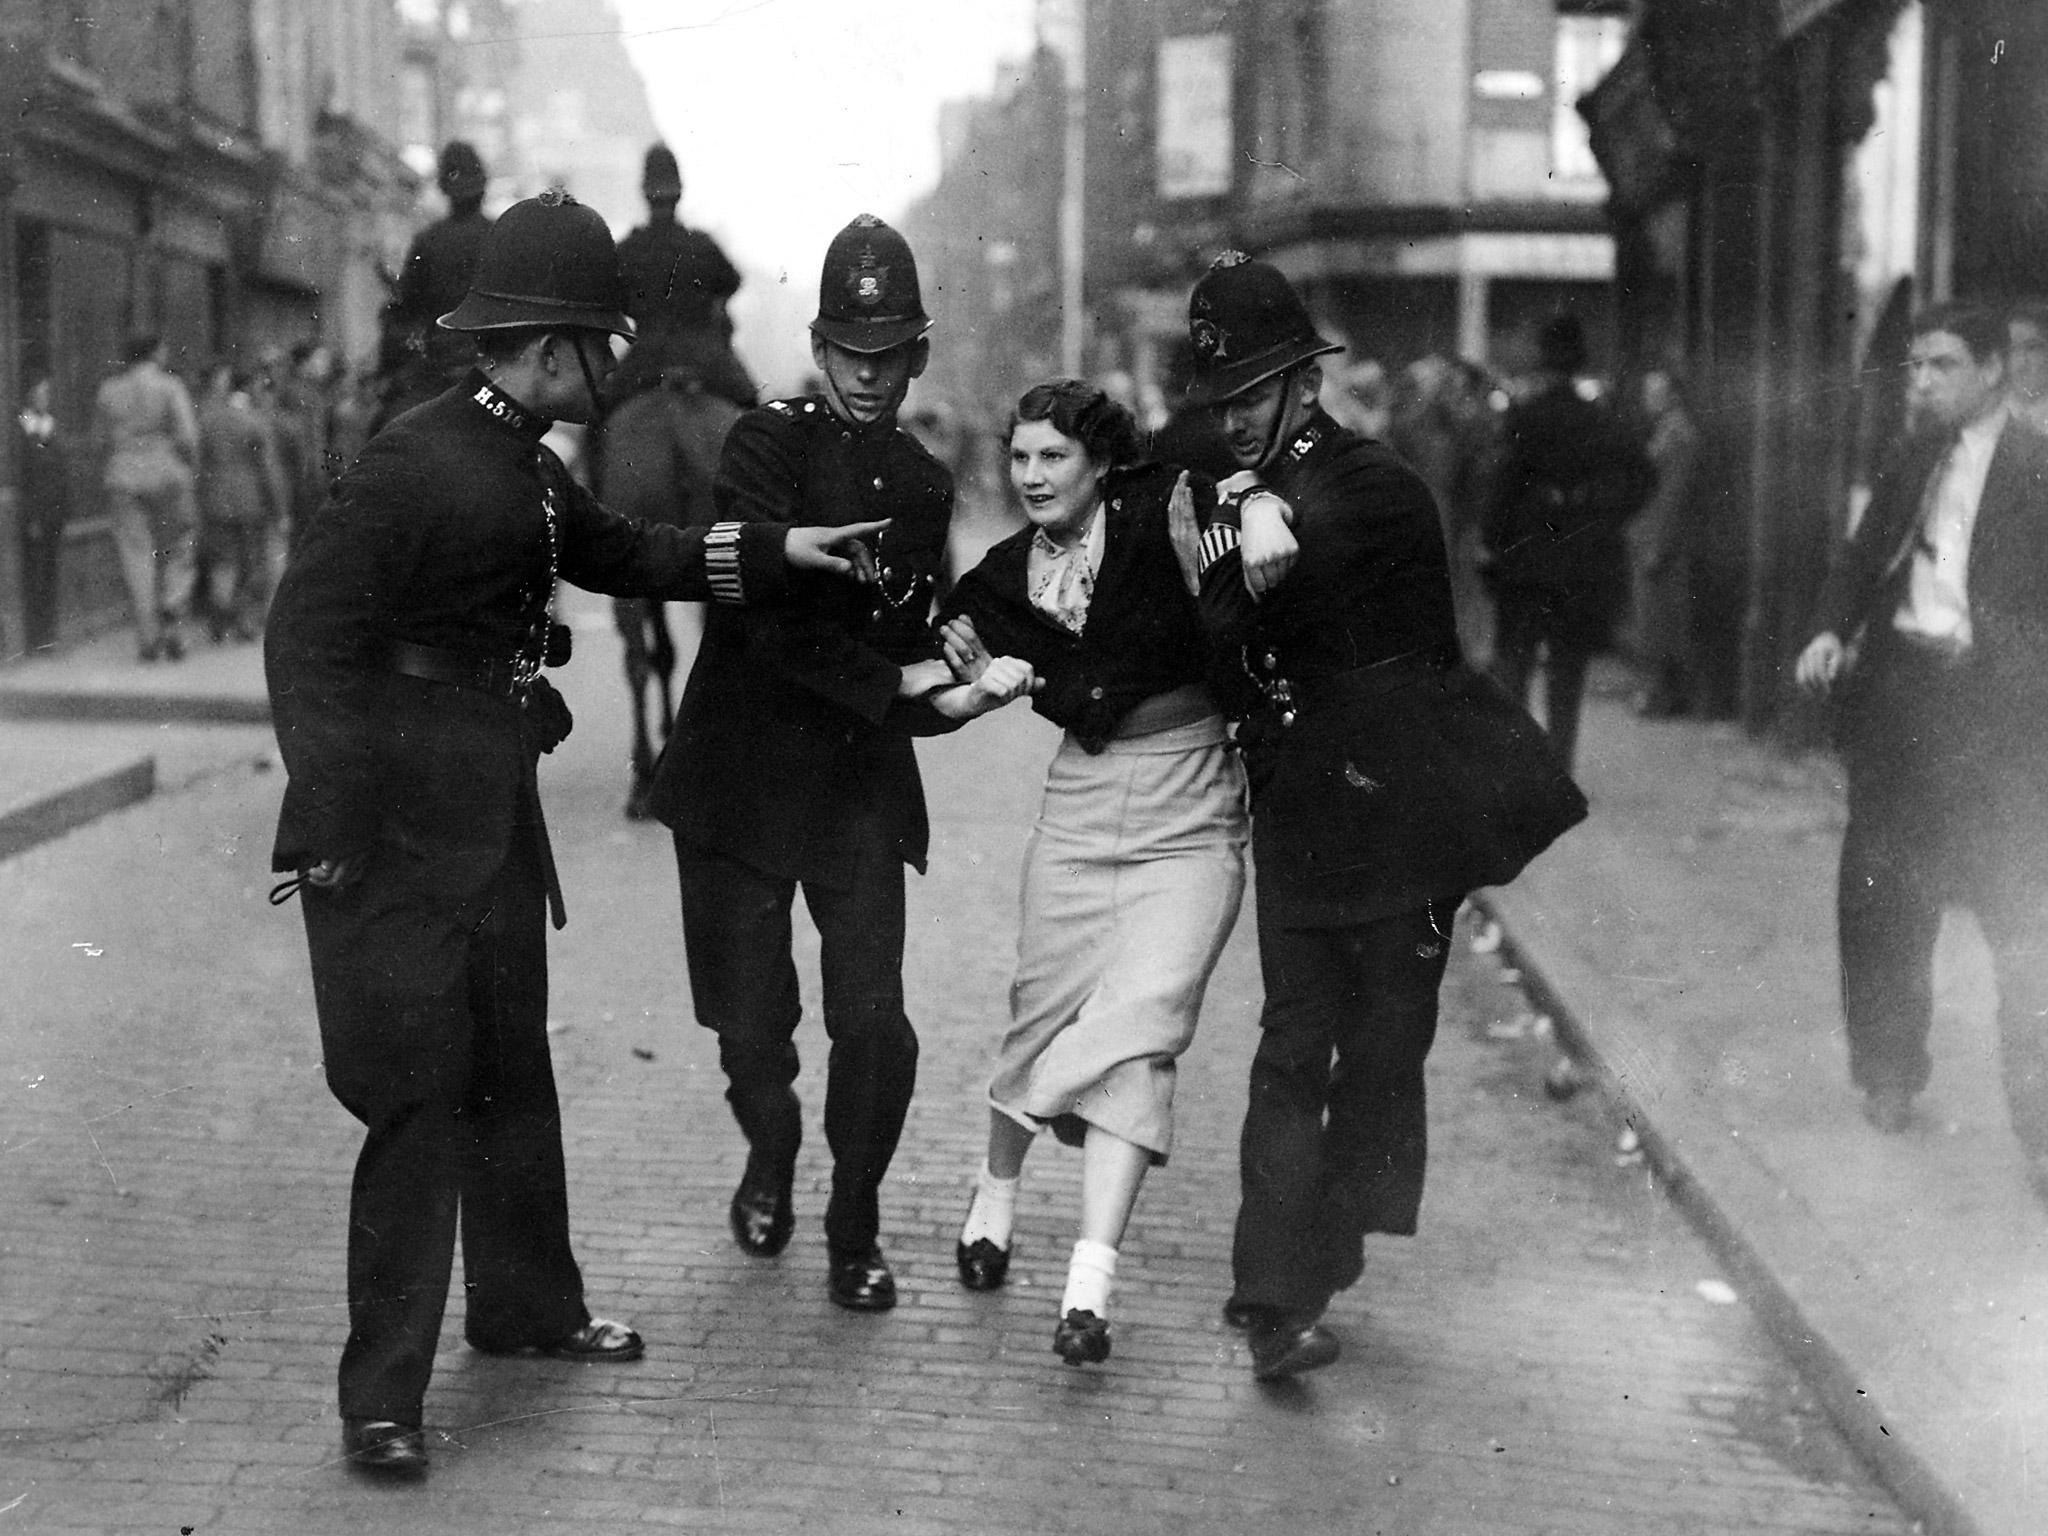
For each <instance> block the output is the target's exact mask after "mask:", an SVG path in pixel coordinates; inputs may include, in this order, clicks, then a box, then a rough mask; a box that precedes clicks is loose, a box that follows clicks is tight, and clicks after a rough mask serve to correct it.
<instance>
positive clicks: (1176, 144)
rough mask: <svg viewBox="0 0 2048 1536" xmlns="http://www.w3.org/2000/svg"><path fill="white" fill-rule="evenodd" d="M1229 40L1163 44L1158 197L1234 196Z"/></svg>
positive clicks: (1223, 36) (1215, 36)
mask: <svg viewBox="0 0 2048 1536" xmlns="http://www.w3.org/2000/svg"><path fill="white" fill-rule="evenodd" d="M1230 63H1231V48H1230V35H1229V34H1228V33H1225V32H1213V33H1207V34H1204V35H1202V36H1198V37H1168V38H1163V39H1161V41H1160V44H1159V195H1160V196H1161V197H1163V198H1179V197H1222V196H1224V195H1225V194H1227V193H1228V192H1229V191H1230V182H1231V170H1232V166H1231V163H1230V147H1231V122H1230V110H1231V95H1230Z"/></svg>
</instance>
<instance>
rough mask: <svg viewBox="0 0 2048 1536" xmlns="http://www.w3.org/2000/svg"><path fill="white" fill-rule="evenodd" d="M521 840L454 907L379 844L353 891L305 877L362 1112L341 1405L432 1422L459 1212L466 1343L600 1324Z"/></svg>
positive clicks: (352, 1097) (331, 1071)
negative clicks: (406, 875) (574, 1235)
mask: <svg viewBox="0 0 2048 1536" xmlns="http://www.w3.org/2000/svg"><path fill="white" fill-rule="evenodd" d="M512 841H513V850H512V853H511V855H510V857H509V858H508V859H507V861H506V864H505V867H504V869H503V870H501V871H500V872H499V874H498V876H497V877H496V879H495V880H494V881H493V882H492V883H491V884H490V885H489V886H488V887H486V888H485V889H484V890H483V891H481V892H479V893H478V894H477V896H476V897H475V899H474V902H473V904H472V903H464V904H463V905H462V907H461V908H459V909H458V910H456V911H453V912H451V911H449V910H447V909H446V906H445V904H436V903H427V902H424V901H423V900H422V899H420V898H419V897H417V896H416V895H414V894H413V893H411V892H409V891H407V890H405V889H403V888H396V887H397V886H398V882H397V881H396V880H395V879H393V878H392V876H391V875H390V873H389V872H388V871H380V870H379V869H378V867H377V865H376V863H375V862H374V860H373V862H372V864H371V866H370V868H369V869H368V871H367V872H366V873H365V875H364V876H363V878H362V879H361V880H359V881H358V882H357V883H356V884H354V885H353V886H351V887H349V888H348V889H346V890H342V891H321V890H317V889H315V888H313V887H311V886H308V887H305V888H304V890H303V896H302V900H303V902H304V905H305V918H306V937H307V941H308V944H309V946H310V948H311V951H312V957H313V987H314V997H315V1001H316V1005H317V1007H318V1010H319V1015H320V1041H321V1045H322V1048H323V1050H324V1053H325V1057H326V1071H327V1081H328V1085H329V1086H330V1087H331V1088H332V1089H333V1091H334V1096H335V1097H336V1098H337V1099H339V1100H340V1101H341V1103H342V1105H343V1107H344V1108H346V1109H347V1110H348V1112H349V1113H350V1114H352V1115H354V1116H355V1117H356V1118H357V1119H358V1120H360V1121H362V1122H363V1125H364V1127H365V1128H366V1133H365V1135H364V1138H363V1149H362V1153H361V1155H360V1156H359V1157H358V1158H357V1160H356V1170H355V1182H354V1186H353V1188H352V1189H351V1192H350V1197H349V1224H348V1305H349V1336H348V1344H347V1346H346V1347H345V1348H344V1349H343V1351H342V1357H341V1412H342V1414H343V1415H344V1416H346V1417H350V1418H368V1419H390V1420H393V1421H395V1422H397V1423H401V1424H416V1423H418V1422H419V1418H420V1406H421V1402H422V1399H423V1398H424V1396H425V1394H426V1389H427V1380H428V1377H429V1375H430V1374H431V1372H432V1370H433V1364H434V1349H435V1345H436V1343H437V1342H438V1340H439V1338H440V1332H441V1319H442V1314H443V1312H444V1311H445V1309H446V1306H447V1300H448V1283H449V1278H450V1273H451V1270H452V1268H453V1264H454V1254H455V1242H456V1234H457V1230H458V1225H459V1228H460V1233H461V1241H462V1272H463V1280H464V1290H465V1293H466V1297H467V1317H466V1325H465V1330H464V1331H465V1333H466V1334H467V1336H468V1338H469V1339H470V1341H471V1342H472V1343H475V1344H477V1345H479V1346H480V1347H484V1348H489V1349H494V1350H511V1349H517V1348H522V1347H525V1346H528V1345H534V1344H542V1343H547V1342H551V1341H553V1340H555V1339H558V1338H561V1337H563V1336H564V1335H566V1334H569V1333H573V1332H574V1331H575V1330H576V1329H578V1328H580V1327H582V1326H583V1325H584V1324H585V1323H586V1322H588V1321H589V1320H590V1314H589V1312H588V1311H586V1310H585V1308H584V1305H583V1278H582V1275H581V1274H580V1272H579V1271H578V1269H577V1266H576V1259H575V1256H574V1255H573V1253H572V1252H571V1251H570V1247H569V1203H568V1192H567V1187H566V1183H565V1177H564V1172H563V1166H562V1126H561V1110H560V1107H559V1105H558V1104H557V1101H556V1097H555V1076H554V1065H553V1062H552V1061H551V1060H550V1058H549V1054H548V1037H547V985H548V975H547V938H546V921H547V894H546V889H545V887H544V885H543V884H542V876H541V870H540V863H539V857H538V853H537V845H536V843H535V840H534V838H533V836H532V835H531V830H530V829H528V828H521V829H519V830H517V831H516V832H515V834H514V837H513V840H512ZM380 877H381V878H380Z"/></svg>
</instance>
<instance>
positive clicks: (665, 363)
mask: <svg viewBox="0 0 2048 1536" xmlns="http://www.w3.org/2000/svg"><path fill="white" fill-rule="evenodd" d="M640 191H641V194H642V195H643V196H644V197H645V198H646V199H647V222H646V223H645V224H642V225H641V226H640V227H639V228H638V229H635V230H633V231H632V232H631V233H629V234H628V235H627V236H626V238H625V239H624V240H622V241H620V242H619V266H620V268H621V270H622V271H623V272H624V273H625V277H626V313H627V314H629V315H631V316H632V317H633V323H634V325H635V327H636V328H637V331H638V339H637V340H636V341H635V342H634V344H633V350H632V352H631V353H630V354H628V356H627V358H626V362H625V365H624V366H623V367H622V368H620V370H619V373H618V377H617V378H616V379H614V380H613V382H612V390H611V393H612V398H613V399H614V400H615V401H623V400H625V399H627V398H628V397H630V396H631V395H634V394H636V393H638V392H639V391H640V390H643V389H647V388H650V387H652V386H653V385H655V384H657V383H660V382H661V381H662V380H663V379H665V378H668V377H670V376H672V375H674V374H677V373H681V374H683V375H686V376H687V377H688V379H689V380H691V381H692V382H694V383H695V384H696V385H698V386H699V387H701V388H702V389H704V390H705V391H706V392H707V393H709V394H713V395H716V396H718V397H719V398H720V399H723V400H730V401H731V402H732V403H733V404H734V405H737V406H739V407H741V408H742V409H744V408H745V407H747V406H750V405H752V404H753V403H754V399H755V395H756V388H755V384H754V381H753V379H752V378H751V377H750V376H749V375H748V373H747V370H746V367H745V365H744V364H742V363H741V362H740V360H739V358H738V356H737V355H736V354H735V353H734V352H733V348H732V317H731V316H730V315H729V314H728V313H727V312H726V305H727V303H728V302H729V301H730V300H731V298H732V296H733V295H734V294H735V293H737V292H739V287H740V274H739V271H738V269H737V268H735V267H734V266H733V264H732V263H731V262H730V261H728V260H727V259H726V255H725V252H724V251H722V250H720V249H719V247H718V242H717V241H716V240H714V239H712V238H711V237H710V236H709V235H707V234H705V233H704V232H703V231H702V230H701V229H691V228H690V227H689V226H687V225H685V224H683V223H681V222H679V221H678V220H677V218H676V205H677V204H678V203H680V202H681V201H682V197H683V174H682V171H681V170H680V169H679V168H678V167H677V165H676V157H675V155H674V154H673V153H671V152H670V150H669V148H668V146H667V145H666V144H657V145H655V146H654V147H653V148H652V149H650V150H648V151H647V158H646V160H645V162H644V164H643V169H642V173H641V178H640Z"/></svg>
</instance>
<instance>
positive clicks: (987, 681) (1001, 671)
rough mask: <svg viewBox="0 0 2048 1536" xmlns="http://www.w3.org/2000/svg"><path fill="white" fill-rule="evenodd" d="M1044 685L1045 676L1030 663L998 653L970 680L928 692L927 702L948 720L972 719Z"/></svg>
mask: <svg viewBox="0 0 2048 1536" xmlns="http://www.w3.org/2000/svg"><path fill="white" fill-rule="evenodd" d="M1043 686H1044V679H1043V678H1041V677H1039V676H1038V674H1037V673H1036V672H1034V671H1033V670H1032V667H1031V663H1030V662H1028V661H1024V660H1021V659H1020V658H1018V657H1015V656H997V657H993V658H991V659H990V661H989V663H988V665H987V666H986V667H984V668H983V669H982V671H981V675H980V676H979V677H977V678H976V679H975V680H974V681H973V682H971V683H956V684H954V685H953V686H952V687H950V688H941V689H939V690H938V691H937V692H935V693H932V694H930V695H928V697H927V699H926V702H927V703H929V704H930V705H931V707H932V708H933V709H936V710H937V711H938V712H939V713H940V714H942V715H944V716H945V717H946V718H947V719H949V720H972V719H974V718H975V716H977V715H986V714H989V713H991V712H993V711H995V710H998V709H1001V708H1002V707H1003V706H1004V705H1005V704H1008V703H1011V702H1013V701H1014V700H1017V699H1021V698H1024V697H1026V696H1028V695H1030V694H1033V693H1036V692H1037V691H1038V690H1039V689H1040V688H1041V687H1043Z"/></svg>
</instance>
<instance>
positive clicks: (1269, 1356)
mask: <svg viewBox="0 0 2048 1536" xmlns="http://www.w3.org/2000/svg"><path fill="white" fill-rule="evenodd" d="M1251 1345H1252V1375H1253V1377H1254V1378H1256V1379H1257V1380H1259V1381H1281V1380H1284V1379H1285V1378H1286V1377H1289V1376H1299V1375H1300V1374H1301V1373H1302V1372H1303V1371H1317V1370H1321V1369H1322V1368H1323V1367H1324V1366H1326V1365H1328V1364H1330V1363H1331V1362H1332V1361H1334V1360H1335V1359H1336V1358H1337V1336H1336V1335H1335V1334H1334V1333H1332V1332H1330V1330H1329V1329H1327V1328H1325V1327H1324V1326H1323V1325H1322V1324H1321V1323H1304V1322H1300V1321H1298V1320H1295V1319H1292V1318H1286V1317H1281V1318H1276V1319H1273V1320H1271V1321H1269V1322H1267V1323H1266V1324H1265V1325H1264V1326H1262V1327H1257V1328H1254V1329H1253V1330H1252V1336H1251Z"/></svg>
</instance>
